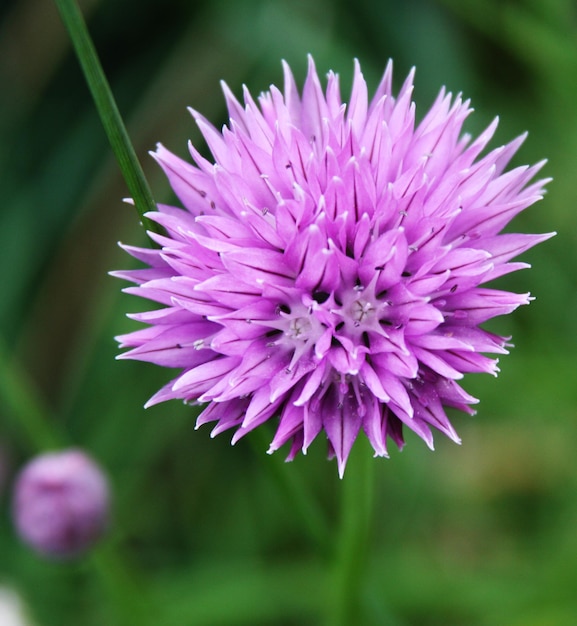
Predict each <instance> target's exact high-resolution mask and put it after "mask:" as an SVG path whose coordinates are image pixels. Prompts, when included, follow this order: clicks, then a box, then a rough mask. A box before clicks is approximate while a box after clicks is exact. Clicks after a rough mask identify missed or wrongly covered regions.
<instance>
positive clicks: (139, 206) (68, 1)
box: [55, 0, 161, 232]
mask: <svg viewBox="0 0 577 626" xmlns="http://www.w3.org/2000/svg"><path fill="white" fill-rule="evenodd" d="M55 2H56V5H57V7H58V10H59V11H60V16H61V18H62V21H63V22H64V25H65V27H66V29H67V30H68V34H69V35H70V39H71V40H72V44H73V46H74V49H75V51H76V55H77V57H78V60H79V62H80V65H81V67H82V71H83V72H84V77H85V78H86V82H87V83H88V87H89V88H90V92H91V93H92V98H93V99H94V103H95V105H96V108H97V110H98V114H99V115H100V120H101V121H102V125H103V126H104V130H105V131H106V134H107V136H108V140H109V141H110V145H111V146H112V150H113V151H114V154H115V156H116V159H117V161H118V164H119V166H120V169H121V171H122V175H123V176H124V180H125V181H126V185H127V186H128V189H129V191H130V194H131V195H132V199H133V200H134V204H135V206H136V210H137V211H138V214H139V216H140V219H141V221H142V225H143V226H144V227H145V228H146V230H151V231H154V232H161V229H160V227H159V226H158V225H157V224H156V223H155V222H153V221H151V220H149V219H148V218H147V217H145V214H146V213H148V212H150V211H155V210H156V204H155V202H154V199H153V197H152V193H151V191H150V188H149V186H148V182H147V180H146V178H145V176H144V172H143V171H142V167H141V165H140V162H139V161H138V158H137V156H136V153H135V151H134V148H133V146H132V143H131V141H130V138H129V136H128V133H127V132H126V128H125V126H124V122H123V121H122V117H121V115H120V113H119V111H118V107H117V106H116V102H115V100H114V96H113V95H112V91H111V89H110V86H109V84H108V80H107V79H106V76H105V75H104V71H103V70H102V66H101V64H100V61H99V59H98V55H97V53H96V49H95V48H94V44H93V43H92V39H91V38H90V34H89V33H88V29H87V27H86V22H85V21H84V18H83V17H82V13H81V12H80V9H79V7H78V4H77V3H76V2H75V0H55Z"/></svg>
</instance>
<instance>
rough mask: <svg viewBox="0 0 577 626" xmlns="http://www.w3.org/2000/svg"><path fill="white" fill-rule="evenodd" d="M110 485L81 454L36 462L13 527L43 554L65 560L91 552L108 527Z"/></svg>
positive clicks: (23, 477) (22, 487)
mask: <svg viewBox="0 0 577 626" xmlns="http://www.w3.org/2000/svg"><path fill="white" fill-rule="evenodd" d="M108 513H109V496H108V483H107V480H106V478H105V477H104V474H103V473H102V470H101V469H100V467H99V466H98V465H97V464H96V463H95V462H94V461H93V460H92V459H90V458H89V457H88V456H86V454H84V453H83V452H81V451H80V450H65V451H63V452H51V453H46V454H42V455H40V456H37V457H36V458H34V459H33V460H32V461H30V462H29V463H28V464H27V465H26V466H25V468H24V469H23V470H22V472H21V473H20V475H19V476H18V479H17V481H16V485H15V490H14V522H15V524H16V528H17V530H18V532H19V534H20V536H21V537H22V539H23V540H24V541H25V542H26V543H27V544H28V545H30V546H31V547H32V548H34V549H35V550H37V551H38V552H39V553H41V554H43V555H46V556H51V557H57V558H66V557H71V556H76V555H78V554H80V553H82V552H84V551H85V550H87V549H88V548H90V547H92V546H93V544H94V543H96V541H97V540H98V539H100V538H101V536H102V534H103V533H104V531H105V529H106V527H107V524H108Z"/></svg>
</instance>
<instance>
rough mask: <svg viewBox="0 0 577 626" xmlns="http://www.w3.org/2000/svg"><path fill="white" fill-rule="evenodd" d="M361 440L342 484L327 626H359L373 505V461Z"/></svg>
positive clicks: (350, 458)
mask: <svg viewBox="0 0 577 626" xmlns="http://www.w3.org/2000/svg"><path fill="white" fill-rule="evenodd" d="M371 452H372V451H371V450H370V446H369V445H368V442H366V441H365V440H364V438H362V437H359V439H358V440H357V441H356V442H355V445H354V446H353V449H352V450H351V454H350V457H349V460H348V462H347V470H346V472H345V475H344V477H343V480H342V499H341V511H340V527H339V530H338V535H337V538H336V549H335V562H334V570H333V572H332V574H333V576H332V578H331V588H330V590H329V614H328V616H329V619H328V623H329V625H330V626H353V625H356V624H363V623H365V622H364V621H363V618H362V616H361V597H360V596H361V592H362V591H363V589H364V587H365V578H366V565H367V557H368V554H369V541H370V535H371V526H372V512H373V504H374V493H373V492H374V469H375V465H376V462H375V459H374V458H373V456H372V454H371Z"/></svg>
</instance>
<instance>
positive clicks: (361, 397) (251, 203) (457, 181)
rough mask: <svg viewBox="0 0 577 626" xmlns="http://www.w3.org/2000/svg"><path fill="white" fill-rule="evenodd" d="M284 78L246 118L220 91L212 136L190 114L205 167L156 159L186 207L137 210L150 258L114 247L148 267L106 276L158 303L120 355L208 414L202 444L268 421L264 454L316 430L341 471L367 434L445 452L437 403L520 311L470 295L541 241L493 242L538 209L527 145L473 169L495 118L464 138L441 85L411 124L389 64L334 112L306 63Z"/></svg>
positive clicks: (164, 393) (502, 294) (502, 343)
mask: <svg viewBox="0 0 577 626" xmlns="http://www.w3.org/2000/svg"><path fill="white" fill-rule="evenodd" d="M284 80H285V85H284V92H281V91H280V90H279V89H277V88H276V87H274V86H273V87H271V88H270V90H269V91H268V92H266V93H263V94H261V96H260V97H259V98H258V102H257V101H255V100H253V98H252V97H251V95H250V93H249V92H248V90H246V89H245V90H244V104H241V103H240V102H239V101H238V100H237V99H236V98H235V97H234V96H233V94H232V93H231V92H230V90H229V89H228V87H227V86H226V85H223V89H224V94H225V97H226V102H227V105H228V111H229V115H230V123H229V125H228V126H226V127H224V128H223V130H222V132H219V131H218V130H217V129H216V128H214V127H213V126H212V125H211V124H210V123H209V122H208V121H207V120H206V119H205V118H204V117H202V115H200V114H198V113H197V112H195V111H192V113H193V115H194V117H195V119H196V122H197V124H198V126H199V128H200V130H201V132H202V134H203V136H204V138H205V140H206V142H207V144H208V146H209V148H210V150H211V152H212V155H213V157H214V163H213V162H210V161H208V160H206V159H205V158H203V157H202V156H201V155H200V154H199V153H198V152H197V150H196V149H195V148H194V147H193V146H190V152H191V155H192V158H193V160H194V165H193V164H190V163H188V162H185V161H183V160H181V159H180V158H178V157H176V156H175V155H173V154H172V153H170V152H169V151H168V150H166V149H165V148H164V147H162V146H159V147H158V149H157V151H156V152H155V154H154V156H155V158H156V160H157V161H158V162H159V164H160V165H161V167H162V168H163V170H164V171H165V173H166V175H167V176H168V179H169V181H170V183H171V185H172V188H173V189H174V191H175V193H176V194H177V196H178V198H179V199H180V201H181V202H182V204H183V206H184V209H180V208H175V207H172V206H165V205H160V206H159V207H158V212H155V213H153V214H149V217H150V218H151V219H152V220H154V221H156V222H157V223H158V224H160V225H161V226H162V227H164V229H165V231H166V235H163V236H161V235H156V234H151V237H152V238H153V239H154V240H155V241H156V242H157V243H158V245H159V246H160V248H159V249H150V250H149V249H140V248H133V247H129V246H127V247H126V249H127V250H128V252H129V253H130V254H132V255H133V256H135V257H136V258H138V259H140V260H141V261H144V262H145V263H146V264H147V265H148V266H149V267H148V268H147V269H139V270H134V271H127V272H117V274H118V275H120V276H121V277H124V278H127V279H128V280H130V281H132V282H134V283H137V285H138V286H137V287H131V288H129V289H127V291H128V292H130V293H134V294H137V295H139V296H142V297H144V298H148V299H150V300H154V301H156V302H159V303H160V304H161V305H162V307H161V308H160V309H159V310H155V311H152V312H146V313H140V314H136V315H133V316H132V317H134V318H135V319H136V320H139V321H141V322H145V323H146V324H148V327H147V328H145V329H143V330H138V331H136V332H132V333H130V334H127V335H124V336H122V337H120V338H119V340H120V342H121V345H122V347H128V348H131V350H130V351H128V352H126V353H125V354H123V355H122V357H123V358H131V359H140V360H144V361H151V362H153V363H157V364H159V365H163V366H167V367H174V368H179V369H181V370H182V371H181V373H180V374H179V375H178V376H177V377H176V378H175V379H174V380H173V381H171V382H170V383H169V384H168V385H166V386H165V387H164V388H163V389H162V390H161V391H159V392H158V393H157V394H156V395H155V396H153V398H151V400H150V401H149V403H148V404H149V405H151V404H154V403H157V402H161V401H164V400H168V399H171V398H180V399H183V400H185V401H187V402H195V403H208V406H207V407H206V408H205V409H204V411H203V412H202V413H201V415H200V417H199V418H198V422H197V424H198V425H201V424H204V423H206V422H216V425H215V427H214V430H213V431H212V433H213V435H216V434H218V433H220V432H222V431H224V430H227V429H231V428H232V429H235V434H234V437H233V442H234V441H236V440H238V439H239V438H240V437H242V436H243V435H244V434H245V433H247V432H249V431H250V430H252V429H253V428H255V427H257V426H258V425H260V424H262V423H264V422H266V421H268V420H273V419H275V420H277V423H278V428H277V430H276V435H275V436H274V439H273V441H272V443H271V446H270V451H274V450H277V449H278V448H280V447H281V446H283V445H284V444H285V443H287V442H290V451H289V454H288V458H289V459H292V458H293V457H294V456H295V455H296V453H297V452H298V451H299V450H302V451H303V452H306V450H307V448H308V447H309V445H310V444H311V442H312V441H313V439H315V437H316V436H317V435H319V434H320V433H321V431H324V432H325V433H326V436H327V438H328V443H329V453H330V456H336V458H337V461H338V467H339V473H340V474H341V475H342V473H343V471H344V468H345V464H346V461H347V457H348V455H349V452H350V450H351V446H352V445H353V442H354V440H355V438H356V437H357V435H358V434H359V432H360V431H361V430H362V431H364V433H365V435H366V436H367V437H368V439H369V440H370V442H371V444H372V447H373V448H374V451H375V455H377V456H387V440H388V438H390V439H391V440H392V441H393V442H395V443H396V444H397V445H398V446H399V447H401V446H402V445H403V427H404V426H406V427H408V428H410V429H411V430H413V431H414V432H416V433H417V434H418V435H419V436H420V437H422V438H423V439H424V440H425V442H426V443H427V444H428V445H429V446H430V447H432V446H433V436H432V433H431V427H434V428H436V429H437V430H440V431H441V432H443V433H444V434H446V435H448V436H449V437H450V438H451V439H453V440H455V441H458V437H457V434H456V433H455V430H454V429H453V427H452V425H451V423H450V422H449V419H448V418H447V415H446V413H445V407H456V408H458V409H461V410H463V411H466V412H468V413H472V412H473V411H472V410H471V408H470V406H469V405H471V404H473V403H475V402H477V400H476V399H475V398H473V397H471V396H470V395H469V394H468V393H466V392H465V391H464V390H463V389H462V388H461V387H460V386H459V384H458V383H457V382H456V381H457V380H459V379H461V378H462V377H463V374H464V373H466V372H488V373H491V374H495V373H496V372H497V360H496V359H492V358H489V357H488V356H485V355H484V353H493V354H504V353H506V352H507V350H506V345H507V344H506V339H505V338H504V337H500V336H497V335H495V334H492V333H490V332H487V331H486V330H483V329H481V328H480V324H482V323H483V322H485V321H486V320H488V319H490V318H492V317H495V316H498V315H503V314H506V313H510V312H511V311H513V310H514V309H516V308H517V307H518V306H519V305H521V304H527V303H528V302H529V300H530V298H529V295H528V294H516V293H509V292H506V291H499V290H496V289H491V288H486V287H482V286H481V285H483V284H484V283H486V282H487V281H491V280H493V279H495V278H498V277H499V276H502V275H504V274H507V273H509V272H512V271H515V270H518V269H521V268H524V267H527V265H526V264H525V263H519V262H515V263H510V260H511V259H512V258H513V257H515V256H516V255H518V254H519V253H521V252H523V251H525V250H527V249H528V248H530V247H532V246H534V245H535V244H537V243H539V242H540V241H543V240H544V239H547V238H548V237H549V235H524V234H499V233H500V231H501V230H502V228H503V227H504V226H505V225H506V224H507V223H508V222H509V221H510V220H511V219H512V218H513V217H514V216H515V215H517V214H518V213H519V212H521V211H522V210H523V209H525V208H526V207H528V206H529V205H531V204H533V203H534V202H535V201H536V200H538V199H540V198H541V196H542V193H543V186H544V184H545V182H547V181H545V180H539V181H537V182H531V181H532V179H533V177H534V176H535V174H536V172H537V171H538V170H539V169H540V168H541V166H542V163H538V164H537V165H534V166H533V167H519V168H516V169H513V170H511V171H509V172H504V168H505V166H506V165H507V163H508V161H509V160H510V159H511V157H512V156H513V154H514V153H515V152H516V150H517V149H518V148H519V146H520V145H521V143H522V141H523V139H524V137H520V138H518V139H515V140H514V141H512V142H511V143H509V144H507V145H505V146H501V147H499V148H497V149H495V150H493V151H492V152H489V153H488V154H486V155H485V156H482V157H480V154H481V152H482V151H483V149H484V148H485V146H486V145H487V143H488V142H489V140H490V139H491V137H492V135H493V133H494V131H495V129H496V126H497V121H496V120H495V121H494V122H493V123H492V124H491V125H490V126H489V127H488V128H487V129H486V130H485V131H484V132H483V133H482V134H481V135H480V136H479V137H478V138H477V139H476V140H474V141H471V137H469V136H467V135H463V134H462V125H463V122H464V120H465V118H466V117H467V116H468V115H469V113H470V112H471V109H470V108H469V102H468V101H466V102H463V101H462V100H461V98H460V97H457V98H453V97H452V96H451V94H446V93H445V91H444V90H441V92H440V94H439V96H438V98H437V99H436V101H435V103H434V104H433V106H432V107H431V109H430V110H429V112H428V113H427V114H426V115H425V117H424V118H423V119H422V121H421V122H419V123H418V124H416V122H415V105H414V103H413V102H412V100H411V94H412V89H413V73H411V74H410V75H409V76H408V78H407V79H406V81H405V83H404V85H403V86H402V88H401V90H400V92H399V94H398V96H396V97H394V96H393V94H392V88H391V82H392V66H391V64H390V63H389V65H388V66H387V69H386V71H385V74H384V76H383V79H382V81H381V83H380V84H379V86H378V87H377V90H376V92H375V94H374V96H373V97H372V99H370V100H369V98H368V96H367V86H366V83H365V81H364V79H363V75H362V73H361V70H360V67H359V64H358V63H356V64H355V72H354V81H353V87H352V93H351V97H350V101H349V104H348V105H345V104H343V103H342V101H341V96H340V90H339V81H338V76H337V75H335V74H334V73H332V72H331V73H329V75H328V83H327V87H326V91H325V92H323V89H322V87H321V83H320V81H319V78H318V75H317V72H316V69H315V66H314V63H313V61H312V59H309V70H308V76H307V78H306V81H305V84H304V88H303V92H302V95H300V94H299V92H298V90H297V87H296V85H295V81H294V78H293V76H292V74H291V71H290V69H289V67H288V66H287V65H286V64H285V65H284Z"/></svg>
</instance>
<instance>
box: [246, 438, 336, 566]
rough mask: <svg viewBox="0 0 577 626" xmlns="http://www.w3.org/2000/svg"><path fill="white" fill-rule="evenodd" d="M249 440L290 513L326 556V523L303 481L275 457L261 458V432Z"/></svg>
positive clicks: (266, 440)
mask: <svg viewBox="0 0 577 626" xmlns="http://www.w3.org/2000/svg"><path fill="white" fill-rule="evenodd" d="M248 439H249V441H250V443H251V445H252V446H253V449H254V450H255V454H257V455H258V458H259V459H262V460H263V463H265V462H266V468H267V470H269V471H270V473H271V476H272V477H273V479H274V480H275V481H276V483H277V485H278V486H279V488H280V489H281V490H282V491H283V492H284V495H285V498H286V500H287V502H290V504H291V509H293V510H294V511H296V513H297V515H298V516H299V517H300V518H301V520H302V522H303V524H304V528H305V530H306V532H307V533H308V535H309V537H310V539H311V541H312V542H313V543H314V545H315V548H316V549H317V550H318V552H319V553H320V554H322V555H327V554H329V545H330V531H329V527H328V524H327V521H326V519H325V517H324V516H323V513H322V511H321V509H320V507H319V506H318V503H317V501H316V500H315V499H314V498H313V497H312V496H311V494H310V491H309V490H308V489H307V488H306V486H305V485H304V484H303V481H302V480H300V479H299V478H300V475H299V474H298V473H297V472H296V470H295V468H292V467H290V466H289V465H287V463H286V462H285V461H284V459H282V458H281V457H280V456H279V454H278V453H276V454H272V455H270V456H268V455H267V456H266V457H265V456H264V455H263V448H264V449H266V447H267V446H268V441H269V439H268V438H267V435H266V431H265V430H264V429H262V428H256V429H255V430H254V431H253V432H252V433H251V436H250V437H249V438H248ZM263 457H264V458H263Z"/></svg>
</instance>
